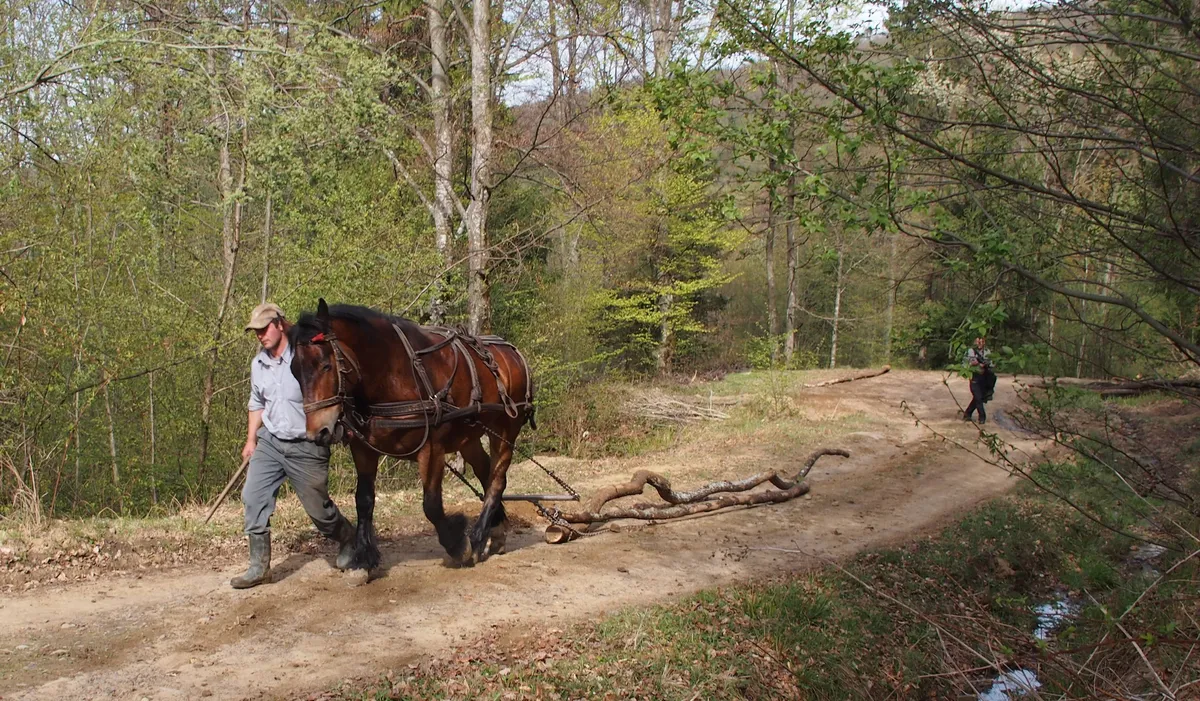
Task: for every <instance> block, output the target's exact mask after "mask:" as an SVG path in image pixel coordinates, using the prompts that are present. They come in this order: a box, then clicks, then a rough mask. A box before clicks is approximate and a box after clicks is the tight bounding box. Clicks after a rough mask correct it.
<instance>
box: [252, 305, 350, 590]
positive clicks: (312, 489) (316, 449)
mask: <svg viewBox="0 0 1200 701" xmlns="http://www.w3.org/2000/svg"><path fill="white" fill-rule="evenodd" d="M289 327H290V324H288V322H287V319H286V318H285V317H284V314H283V310H282V309H280V308H279V307H278V306H277V305H274V304H270V303H266V304H260V305H258V306H257V307H255V308H254V311H253V312H251V314H250V321H249V323H247V324H246V330H247V331H253V332H254V334H255V335H256V336H257V337H258V342H259V343H260V344H261V345H262V350H261V351H260V352H259V353H258V355H256V356H254V360H252V361H251V362H250V402H249V405H248V409H249V417H248V420H247V427H246V444H245V446H244V447H243V448H242V457H243V458H249V459H250V465H249V467H248V468H247V472H246V486H245V487H243V489H242V503H243V504H244V505H245V517H246V536H247V537H248V539H249V541H250V566H249V568H248V569H247V570H246V572H245V573H244V574H242V575H239V576H237V577H234V578H233V579H232V580H230V582H229V583H230V584H231V585H232V586H233V588H234V589H248V588H250V587H255V586H258V585H259V584H265V583H267V582H269V581H271V514H272V513H274V512H275V500H276V497H277V496H278V495H279V488H280V487H282V486H283V481H284V480H285V479H286V480H288V482H289V483H290V484H291V485H292V489H293V490H294V491H295V492H296V496H298V497H299V498H300V503H301V504H303V505H304V510H305V511H306V512H308V516H309V518H311V519H312V521H313V524H314V525H315V526H316V527H317V530H318V531H320V532H321V535H323V536H325V537H326V538H329V539H331V540H335V541H337V543H338V545H339V546H340V547H339V552H338V559H337V564H338V567H340V568H342V569H345V567H346V566H347V564H348V563H349V561H350V557H351V555H352V554H353V551H354V535H355V529H354V526H353V525H351V523H350V522H349V521H348V520H347V519H346V517H345V516H343V515H342V513H341V512H340V511H338V508H337V505H336V504H334V503H333V500H332V499H330V498H329V447H328V446H327V445H326V446H320V445H317V444H316V443H313V442H312V441H309V440H308V438H307V428H306V426H305V416H304V399H303V395H302V394H301V392H300V384H299V382H297V381H296V378H295V376H293V375H292V369H291V363H292V357H293V355H294V351H293V348H292V347H291V346H290V345H289V344H288V338H287V331H288V328H289Z"/></svg>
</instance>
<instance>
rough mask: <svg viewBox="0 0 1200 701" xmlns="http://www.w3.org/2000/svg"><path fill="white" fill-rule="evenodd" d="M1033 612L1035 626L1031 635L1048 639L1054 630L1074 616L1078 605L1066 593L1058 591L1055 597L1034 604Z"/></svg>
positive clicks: (1040, 638) (1039, 638)
mask: <svg viewBox="0 0 1200 701" xmlns="http://www.w3.org/2000/svg"><path fill="white" fill-rule="evenodd" d="M1033 612H1034V613H1036V614H1037V628H1034V629H1033V637H1035V638H1037V639H1038V640H1049V639H1050V635H1051V634H1052V633H1054V631H1055V630H1057V629H1058V628H1059V627H1061V626H1062V624H1064V623H1066V622H1067V621H1069V620H1071V619H1072V618H1074V617H1075V615H1076V614H1077V613H1078V612H1079V605H1078V604H1076V603H1075V602H1074V601H1071V599H1070V597H1068V596H1067V595H1066V594H1063V593H1062V592H1059V594H1058V598H1057V599H1055V600H1054V601H1049V602H1046V603H1044V604H1041V605H1039V606H1036V607H1035V608H1034V609H1033Z"/></svg>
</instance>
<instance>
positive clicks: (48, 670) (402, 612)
mask: <svg viewBox="0 0 1200 701" xmlns="http://www.w3.org/2000/svg"><path fill="white" fill-rule="evenodd" d="M950 385H951V387H952V388H953V389H954V391H955V392H956V393H957V394H958V395H959V396H960V397H961V396H964V395H965V394H966V392H965V383H964V382H962V381H961V380H957V379H956V380H952V381H951V383H950ZM902 400H903V401H906V402H907V403H908V405H909V406H910V407H911V408H912V409H913V411H915V412H916V413H917V414H918V415H920V416H922V417H924V418H927V419H928V420H929V421H930V423H931V424H932V425H933V426H934V427H935V428H936V429H938V430H939V431H944V432H945V433H946V434H947V435H951V436H954V437H957V438H959V439H962V440H963V441H966V442H971V441H972V440H973V434H974V430H973V428H972V427H971V426H970V425H969V424H964V423H963V422H961V421H958V420H956V416H955V415H954V411H953V410H954V407H953V403H952V400H950V399H949V397H948V394H947V389H946V387H945V386H944V385H943V384H942V375H941V374H940V373H921V372H893V373H891V374H889V375H885V376H882V377H879V378H874V379H871V380H863V381H860V382H853V383H848V384H843V385H835V386H831V387H827V388H821V389H819V390H812V391H811V392H810V393H808V394H806V395H805V396H804V400H803V402H804V405H805V408H806V409H810V410H815V411H818V412H819V411H828V412H832V413H833V414H837V413H839V412H842V413H844V412H858V413H860V414H861V415H863V416H866V417H868V418H869V419H870V421H869V426H868V428H869V430H863V431H855V432H850V433H843V434H842V435H840V436H838V437H837V438H836V440H834V439H831V440H830V441H829V442H828V443H827V444H828V445H831V446H836V447H845V448H848V449H849V450H850V451H851V453H852V456H851V457H850V458H849V459H841V458H836V457H826V458H822V459H821V461H820V462H818V463H817V467H816V469H814V470H813V473H812V474H811V475H810V478H809V479H810V482H811V483H812V485H813V491H812V494H810V495H809V497H806V498H803V499H798V500H796V501H794V502H791V503H787V504H782V505H776V506H767V507H759V508H753V509H743V510H740V511H735V512H729V513H722V514H717V515H707V516H704V517H699V518H693V519H688V520H684V521H680V522H676V523H672V524H669V525H661V526H655V527H652V528H633V529H629V530H623V531H622V532H619V533H606V534H602V535H598V536H594V537H589V538H586V539H584V540H582V541H579V542H575V543H571V544H568V545H559V546H551V545H546V544H544V543H542V541H541V532H540V528H522V529H517V531H516V532H514V533H513V534H512V535H510V537H509V553H508V554H506V555H503V556H500V557H495V558H493V559H491V560H489V561H488V562H486V563H484V564H482V565H480V566H477V567H475V568H473V569H467V570H452V569H447V568H445V567H443V566H442V552H441V550H440V548H439V547H438V545H437V543H436V540H435V538H434V537H433V535H432V533H431V532H429V531H426V532H422V533H420V534H418V535H412V536H397V537H393V538H391V539H385V540H384V542H383V543H382V548H383V551H384V560H385V561H384V572H383V574H382V575H381V576H380V577H379V578H377V579H374V580H373V581H371V582H370V583H368V584H365V585H362V586H357V587H352V586H349V584H348V578H347V576H346V575H343V574H342V573H339V572H337V571H336V570H334V569H333V568H332V567H331V566H330V563H329V561H328V555H327V554H325V555H320V556H318V555H313V554H307V553H306V552H305V551H303V550H300V551H297V552H292V553H288V552H278V551H277V552H276V555H275V561H274V565H273V567H274V570H275V571H276V580H277V581H276V582H275V583H274V584H272V585H270V586H264V587H258V588H256V589H252V590H248V591H241V592H239V591H234V590H232V589H230V588H229V585H228V580H229V578H230V577H231V576H232V575H234V574H237V573H238V572H239V571H240V570H239V567H240V566H241V565H242V564H243V563H242V562H241V560H240V558H239V559H238V560H237V561H221V562H213V563H210V564H208V565H207V566H203V565H197V566H187V567H181V568H176V569H174V570H171V571H169V572H161V573H157V574H152V575H142V576H141V577H140V578H139V577H134V576H123V577H102V578H100V579H99V580H97V581H94V582H87V583H79V584H68V585H65V586H63V587H60V588H55V589H50V590H45V591H38V592H31V593H29V594H21V595H15V596H7V597H3V598H0V689H3V691H0V698H3V699H35V698H37V699H55V698H94V699H143V698H145V699H194V698H203V697H210V696H211V697H213V698H218V699H237V698H294V697H297V696H302V695H304V694H307V693H308V692H311V691H314V690H320V689H323V688H327V687H329V686H330V685H333V684H336V683H338V682H339V681H341V680H344V679H354V678H360V677H374V676H376V675H378V674H379V673H381V672H383V671H385V670H387V669H389V668H397V667H401V666H403V665H406V664H409V663H417V662H420V661H421V660H424V659H428V658H429V657H431V656H437V655H439V654H442V653H444V652H445V651H446V650H448V649H449V648H450V647H452V646H454V645H456V644H461V643H463V642H466V641H469V640H473V639H475V638H476V637H478V636H479V635H481V634H482V633H484V632H487V631H490V630H491V629H494V628H502V629H517V630H528V629H531V628H532V629H536V628H537V627H539V626H542V627H561V626H563V625H565V624H568V623H572V622H576V621H581V620H585V619H589V618H594V617H596V616H598V615H600V614H602V613H604V612H606V611H613V610H616V609H618V608H621V607H625V606H630V605H638V604H647V603H652V602H660V601H669V600H671V599H673V598H676V597H680V596H683V595H686V594H689V593H691V592H694V591H696V590H699V589H702V588H705V587H711V586H715V585H720V584H727V583H730V582H735V581H744V580H749V579H754V578H756V577H762V576H766V575H770V574H774V573H779V572H784V571H793V570H798V569H803V568H806V567H812V566H813V565H814V564H816V563H818V562H819V560H818V559H816V558H817V557H833V558H839V557H845V556H847V555H849V554H852V553H854V552H856V551H858V550H861V549H863V548H868V547H874V546H880V545H884V544H890V543H894V542H897V541H902V540H905V539H909V538H912V537H914V536H916V535H920V534H923V533H925V532H928V531H930V530H931V529H934V528H937V527H939V526H941V525H943V524H945V523H946V521H947V520H948V519H950V518H952V517H953V516H955V515H957V514H960V513H962V512H963V511H964V510H966V509H969V508H970V507H972V506H973V505H975V504H978V503H979V502H981V501H983V500H986V499H989V498H991V497H993V496H995V495H997V494H999V493H1001V492H1003V491H1004V490H1006V489H1007V488H1008V487H1009V486H1010V485H1012V484H1014V480H1013V479H1012V478H1010V477H1009V476H1008V475H1007V474H1006V473H1004V472H1002V471H1000V470H998V469H997V468H995V467H991V466H989V465H987V464H986V463H984V462H982V461H980V460H979V459H977V458H975V457H972V456H971V455H970V454H968V453H966V452H965V451H963V450H961V449H959V448H956V447H954V446H953V445H951V444H950V443H946V442H943V441H941V440H937V439H935V438H934V437H933V436H932V435H931V434H930V432H929V431H928V430H926V429H924V428H920V427H917V426H914V424H913V421H912V418H911V417H910V416H908V415H906V414H905V413H904V412H903V411H902V409H901V408H900V402H901V401H902ZM1015 404H1016V399H1015V396H1014V393H1013V390H1012V388H1011V387H1010V386H1009V383H1008V382H1007V381H1002V384H1001V386H1000V387H999V388H998V389H997V401H996V402H994V403H992V404H990V405H989V410H990V411H991V413H992V414H993V415H994V416H997V417H998V418H1000V419H1001V421H1000V422H999V423H1000V424H1001V425H1002V426H1003V425H1005V422H1004V421H1003V416H1004V414H1005V412H1006V411H1008V412H1011V411H1012V409H1013V407H1014V405H1015ZM1001 433H1002V435H1004V436H1005V438H1007V439H1009V440H1013V441H1014V442H1015V443H1016V444H1017V445H1023V446H1025V447H1028V448H1032V445H1031V444H1029V443H1028V442H1022V439H1021V437H1020V436H1016V435H1014V434H1010V433H1008V432H1007V431H1004V430H1002V431H1001ZM824 444H826V443H823V445H824ZM811 447H815V446H811ZM803 457H804V455H803V452H801V453H799V454H796V455H794V456H791V455H786V454H785V455H780V454H779V452H778V451H777V450H773V449H772V446H769V445H761V444H760V445H754V444H746V443H742V444H735V445H733V446H731V447H729V448H728V450H724V449H720V448H717V447H716V446H700V447H693V448H681V449H679V450H676V451H672V452H670V453H664V454H656V455H652V456H647V457H643V458H639V459H631V460H627V461H613V462H612V463H611V465H612V472H611V474H609V475H604V476H600V477H597V478H595V479H593V480H592V481H593V482H597V483H614V482H618V481H623V480H624V479H626V478H628V476H629V475H630V474H632V472H633V470H634V469H637V468H643V467H648V468H652V469H655V470H657V471H661V472H663V473H664V474H667V475H668V476H669V477H671V478H672V479H674V480H675V481H676V482H677V484H679V485H681V486H687V485H689V484H694V483H695V482H696V481H697V480H689V479H688V475H689V474H694V475H698V474H708V475H713V474H719V475H728V476H746V475H749V474H751V473H752V472H755V471H758V470H762V469H770V468H775V469H783V470H790V469H794V468H793V467H792V465H794V464H796V463H798V462H799V461H800V460H802V459H803ZM780 549H786V550H801V551H804V552H805V553H809V554H810V556H804V555H797V554H794V553H789V552H781V551H780Z"/></svg>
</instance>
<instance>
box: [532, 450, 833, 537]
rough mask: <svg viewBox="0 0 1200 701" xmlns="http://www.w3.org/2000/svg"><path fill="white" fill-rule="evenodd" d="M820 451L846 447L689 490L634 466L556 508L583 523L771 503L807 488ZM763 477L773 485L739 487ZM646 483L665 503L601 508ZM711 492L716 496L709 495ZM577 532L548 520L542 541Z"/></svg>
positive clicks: (759, 481) (655, 517) (658, 517)
mask: <svg viewBox="0 0 1200 701" xmlns="http://www.w3.org/2000/svg"><path fill="white" fill-rule="evenodd" d="M823 455H840V456H842V457H844V458H848V457H850V452H849V451H847V450H844V449H841V448H821V449H818V450H816V451H813V453H812V454H811V455H809V456H808V458H806V459H805V461H804V466H803V467H802V468H801V469H800V471H799V472H797V473H796V474H795V475H794V476H793V477H790V478H789V477H784V476H782V475H780V474H779V473H777V472H775V471H773V470H772V471H770V472H761V473H759V474H756V475H752V476H750V477H747V478H745V479H741V480H736V481H732V482H730V481H723V482H712V483H710V484H706V485H704V486H702V487H700V488H699V489H696V490H694V491H691V492H677V491H675V490H674V489H672V488H671V483H670V481H669V480H667V478H665V477H663V476H662V475H659V474H657V473H654V472H649V471H647V470H639V471H638V472H636V473H635V474H634V475H633V479H631V480H630V481H629V482H627V483H625V484H620V485H614V486H611V487H606V488H604V489H602V490H600V491H599V492H597V493H596V494H595V495H594V496H593V497H591V498H590V499H588V500H587V501H586V502H584V504H583V507H582V508H581V509H580V510H579V511H574V512H570V513H563V514H559V517H560V518H561V519H562V520H563V521H566V522H567V523H572V524H585V525H592V524H597V523H606V522H608V521H613V520H616V519H638V520H642V521H663V520H668V519H674V518H680V517H683V516H692V515H695V514H703V513H708V512H711V511H717V510H720V509H725V508H729V507H731V506H750V505H754V504H777V503H780V502H784V501H788V500H790V499H795V498H796V497H798V496H802V495H804V494H807V493H808V491H809V485H808V483H807V482H805V481H804V478H805V477H807V476H808V473H809V471H811V470H812V468H813V465H815V464H816V462H817V460H818V459H819V458H820V457H821V456H823ZM766 482H770V483H771V484H772V485H774V486H775V487H776V489H772V490H767V491H762V492H754V493H752V494H744V493H742V492H748V491H749V490H751V489H754V488H755V487H757V486H759V485H761V484H764V483H766ZM646 485H650V486H651V487H653V488H654V489H655V490H656V491H657V492H658V495H659V497H661V498H662V500H663V501H664V502H666V503H665V504H636V505H634V506H630V507H620V508H614V509H609V510H607V511H604V510H602V509H603V508H604V505H605V504H607V503H608V502H610V501H613V500H616V499H621V498H624V497H630V496H635V495H638V494H641V493H642V492H643V491H644V490H645V489H646ZM713 495H720V496H716V497H714V496H713ZM577 535H578V533H576V532H575V531H574V530H572V529H570V528H567V527H564V526H562V525H558V524H551V525H550V526H549V527H547V528H546V542H547V543H565V542H567V541H569V540H572V539H574V538H575V537H576V536H577Z"/></svg>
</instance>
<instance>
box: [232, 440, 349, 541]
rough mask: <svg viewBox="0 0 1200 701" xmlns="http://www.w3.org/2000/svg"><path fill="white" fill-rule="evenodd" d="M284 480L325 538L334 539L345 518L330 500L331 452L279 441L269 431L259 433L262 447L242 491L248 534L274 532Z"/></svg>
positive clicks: (252, 459)
mask: <svg viewBox="0 0 1200 701" xmlns="http://www.w3.org/2000/svg"><path fill="white" fill-rule="evenodd" d="M284 478H287V480H288V481H289V482H291V484H292V489H293V490H294V491H295V492H296V496H298V497H299V498H300V503H301V504H303V505H304V510H305V511H306V512H308V516H309V518H311V519H312V521H313V525H315V526H316V527H317V530H318V531H320V532H321V535H324V536H325V537H327V538H333V537H334V535H335V534H336V532H337V526H338V523H339V522H340V521H341V520H342V514H341V512H340V511H338V508H337V506H336V505H335V504H334V503H333V500H331V499H330V498H329V448H322V447H321V446H319V445H317V444H316V443H312V442H310V441H283V440H279V439H278V438H276V437H275V436H273V435H271V432H270V431H268V430H267V429H265V428H260V429H258V446H257V447H256V448H255V449H254V455H252V456H251V457H250V466H249V467H248V468H247V469H246V486H244V487H242V503H243V504H244V505H245V506H246V534H247V535H261V534H265V533H270V532H271V514H273V513H275V498H276V497H277V496H279V488H280V487H282V486H283V480H284Z"/></svg>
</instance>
